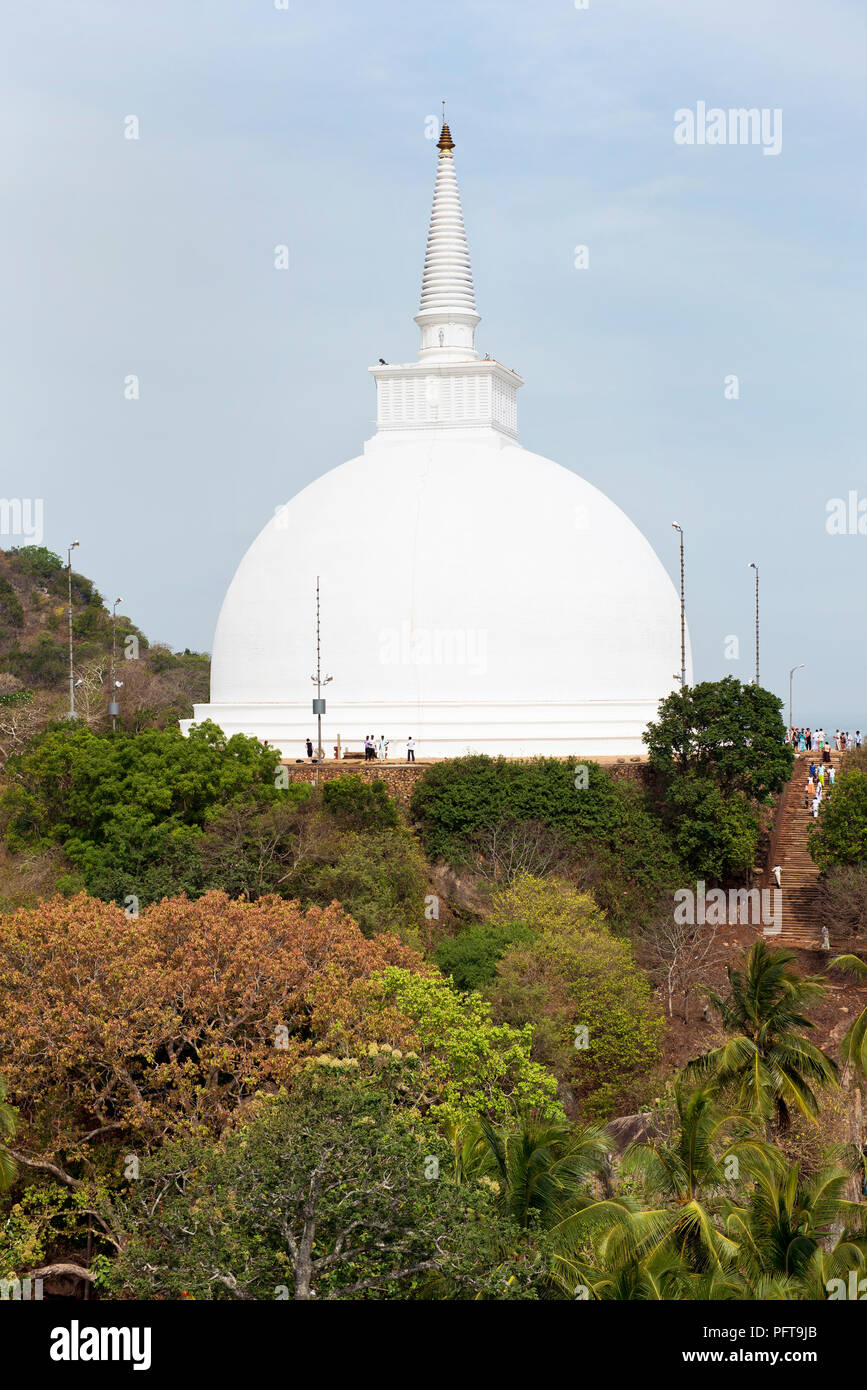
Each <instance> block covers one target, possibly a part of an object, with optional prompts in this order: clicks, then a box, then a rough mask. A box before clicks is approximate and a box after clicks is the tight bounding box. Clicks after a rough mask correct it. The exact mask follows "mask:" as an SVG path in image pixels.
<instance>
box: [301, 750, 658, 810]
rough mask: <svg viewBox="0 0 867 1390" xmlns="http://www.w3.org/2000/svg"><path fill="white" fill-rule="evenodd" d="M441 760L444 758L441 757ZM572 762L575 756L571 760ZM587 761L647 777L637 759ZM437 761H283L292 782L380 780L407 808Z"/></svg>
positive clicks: (631, 777)
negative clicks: (353, 777)
mask: <svg viewBox="0 0 867 1390" xmlns="http://www.w3.org/2000/svg"><path fill="white" fill-rule="evenodd" d="M439 761H441V760H439ZM569 761H570V762H572V761H573V760H572V759H569ZM580 761H581V760H580V758H577V757H576V758H575V759H574V762H575V763H576V764H578V763H580ZM587 761H588V762H591V761H595V762H600V763H601V764H602V766H603V767H604V768H605V771H606V772H608V773H610V775H611V776H612V777H614V778H616V779H617V780H618V781H635V782H640V781H643V780H644V777H645V773H646V768H647V764H646V762H643V761H642V762H639V761H638V759H626V758H624V759H614V758H612V759H605V760H604V761H603V760H602V759H590V758H588V759H587ZM436 765H437V762H436V761H428V762H417V763H400V762H389V761H384V762H380V760H379V759H375V760H373V761H371V762H365V760H364V758H341V759H340V760H338V759H336V758H335V759H332V761H331V762H323V763H320V764H319V765H318V766H317V765H315V764H313V763H308V762H303V763H299V762H284V764H283V766H284V767H285V768H286V773H287V776H288V778H289V781H290V782H311V783H314V782H316V780H317V778H318V779H319V780H321V781H330V780H332V779H333V778H335V777H346V776H348V775H350V774H352V773H354V774H355V775H356V776H358V777H361V778H362V779H363V781H365V782H375V781H378V780H381V781H383V782H384V783H385V785H386V787H387V788H388V794H389V796H391V797H393V798H394V800H395V801H396V802H397V803H398V805H399V806H401V807H402V808H403V809H404V810H406V809H407V808H408V806H409V803H410V798H411V796H412V789H413V787H414V786H415V784H416V782H417V781H418V779H419V778H420V777H423V776H424V774H425V773H426V772H427V770H428V768H430V767H436Z"/></svg>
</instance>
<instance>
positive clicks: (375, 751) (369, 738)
mask: <svg viewBox="0 0 867 1390" xmlns="http://www.w3.org/2000/svg"><path fill="white" fill-rule="evenodd" d="M388 744H389V740H388V739H387V738H386V737H385V734H380V736H379V739H378V740H377V738H376V737H375V735H374V734H365V736H364V760H365V762H369V761H370V760H371V758H373V759H374V760H377V759H381V760H382V761H383V762H385V761H386V760H387V759H388ZM307 756H308V758H309V759H310V761H311V762H312V761H313V740H312V738H308V740H307ZM334 756H335V758H336V757H338V756H339V750H338V747H337V745H336V744H335V746H334ZM406 760H407V762H408V763H414V762H415V740H414V739H413V736H412V734H410V736H409V738H408V739H407V741H406Z"/></svg>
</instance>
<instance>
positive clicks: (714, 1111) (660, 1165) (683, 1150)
mask: <svg viewBox="0 0 867 1390" xmlns="http://www.w3.org/2000/svg"><path fill="white" fill-rule="evenodd" d="M673 1098H674V1109H675V1115H674V1116H673V1120H674V1123H673V1125H672V1127H671V1131H670V1132H669V1133H664V1132H658V1133H657V1134H655V1135H653V1136H652V1137H651V1138H650V1139H647V1140H640V1141H637V1142H635V1143H633V1144H630V1146H629V1148H628V1149H627V1150H626V1152H625V1154H624V1155H623V1160H622V1163H621V1170H622V1172H623V1173H624V1174H627V1175H628V1174H634V1175H635V1176H637V1177H638V1179H639V1180H640V1182H641V1184H642V1186H643V1189H644V1192H645V1195H646V1196H647V1197H650V1198H652V1199H653V1200H655V1201H657V1202H659V1203H660V1204H661V1206H662V1207H663V1208H664V1209H665V1211H666V1212H667V1213H668V1220H667V1221H666V1222H665V1223H664V1227H663V1229H664V1240H665V1242H666V1243H667V1244H669V1245H670V1246H671V1247H672V1248H673V1249H675V1250H676V1251H677V1253H678V1255H679V1256H680V1258H681V1260H682V1261H683V1266H684V1268H685V1270H686V1271H687V1272H690V1273H693V1274H705V1273H708V1274H709V1273H713V1272H714V1271H716V1272H717V1274H722V1273H723V1272H725V1271H726V1270H728V1269H731V1268H732V1266H733V1265H734V1263H735V1260H736V1258H737V1254H738V1243H737V1241H736V1240H735V1239H733V1238H732V1237H731V1236H729V1235H728V1234H727V1233H726V1232H725V1230H724V1229H723V1228H722V1224H721V1222H720V1221H719V1220H718V1212H719V1210H720V1207H721V1204H722V1199H723V1197H724V1196H725V1195H726V1194H728V1193H729V1192H731V1191H732V1189H733V1186H734V1184H736V1183H737V1182H740V1181H741V1169H742V1167H745V1169H746V1172H749V1171H750V1170H751V1168H752V1165H753V1163H755V1162H756V1161H758V1160H761V1159H765V1160H766V1161H767V1162H771V1161H772V1159H771V1157H770V1150H769V1147H768V1145H767V1144H765V1143H764V1142H763V1141H762V1140H761V1139H758V1138H757V1137H756V1136H755V1134H754V1133H753V1132H752V1130H753V1125H752V1123H751V1121H750V1120H748V1119H747V1118H745V1117H744V1116H743V1115H740V1114H734V1113H724V1112H722V1111H721V1110H719V1109H718V1107H717V1105H716V1103H715V1100H714V1097H713V1094H712V1092H711V1090H710V1089H707V1088H705V1089H699V1090H690V1089H689V1088H688V1086H687V1085H686V1083H685V1082H683V1081H678V1082H677V1083H675V1086H674V1091H673ZM744 1176H746V1173H745V1174H744ZM648 1253H650V1252H648Z"/></svg>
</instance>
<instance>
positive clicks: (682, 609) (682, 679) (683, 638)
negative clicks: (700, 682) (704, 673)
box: [671, 521, 686, 690]
mask: <svg viewBox="0 0 867 1390" xmlns="http://www.w3.org/2000/svg"><path fill="white" fill-rule="evenodd" d="M671 525H672V528H673V529H674V530H675V531H677V533H678V535H679V536H680V688H681V690H685V689H686V588H685V585H684V569H683V527H681V526H678V524H677V522H676V521H673V522H672V523H671Z"/></svg>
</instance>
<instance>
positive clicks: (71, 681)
mask: <svg viewBox="0 0 867 1390" xmlns="http://www.w3.org/2000/svg"><path fill="white" fill-rule="evenodd" d="M77 545H78V541H73V542H72V544H71V545H70V546H68V547H67V550H66V577H67V580H68V585H69V715H68V716H67V717H68V718H69V719H74V718H75V678H74V676H73V673H72V552H73V550H74V549H75V547H76V546H77Z"/></svg>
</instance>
